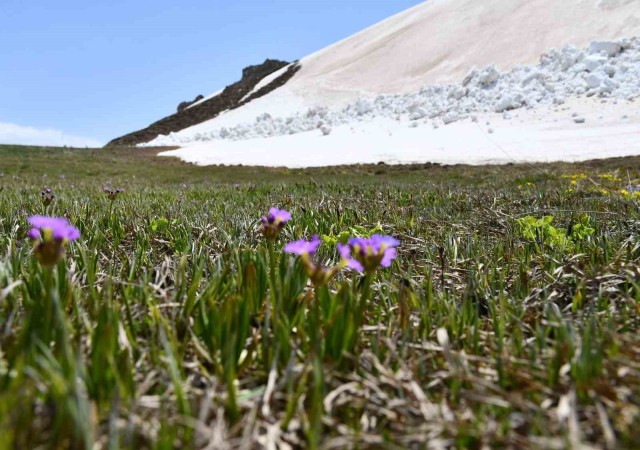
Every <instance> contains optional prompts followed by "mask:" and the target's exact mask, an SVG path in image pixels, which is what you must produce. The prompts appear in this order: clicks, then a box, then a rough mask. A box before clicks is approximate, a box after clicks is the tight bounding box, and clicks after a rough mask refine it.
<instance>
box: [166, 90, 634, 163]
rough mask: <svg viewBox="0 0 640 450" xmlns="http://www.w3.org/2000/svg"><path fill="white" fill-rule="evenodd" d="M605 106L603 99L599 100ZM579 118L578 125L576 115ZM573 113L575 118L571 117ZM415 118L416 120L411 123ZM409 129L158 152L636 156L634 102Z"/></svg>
mask: <svg viewBox="0 0 640 450" xmlns="http://www.w3.org/2000/svg"><path fill="white" fill-rule="evenodd" d="M603 101H604V102H605V103H602V102H603ZM572 111H579V113H580V114H581V115H580V116H579V117H580V118H583V119H584V123H576V121H575V119H576V118H577V117H578V116H577V115H576V114H577V112H574V113H572ZM574 116H575V117H574ZM414 123H418V122H414ZM420 125H421V126H418V127H415V128H412V127H407V126H406V124H404V123H401V122H397V121H395V120H391V119H387V118H376V119H373V120H370V121H366V122H360V123H355V124H351V125H342V126H339V127H337V128H334V129H332V130H331V133H330V134H329V135H323V133H322V132H321V131H320V130H314V131H310V132H305V133H298V134H295V135H286V136H278V137H273V138H270V139H252V140H242V141H230V140H215V141H209V142H199V143H191V144H188V146H187V147H185V148H181V149H179V150H173V151H168V152H164V153H161V154H160V155H161V156H173V157H178V158H180V159H182V160H184V161H186V162H190V163H195V164H198V165H213V164H224V165H238V164H242V165H251V166H270V167H290V168H297V167H321V166H334V165H347V164H365V163H371V164H375V163H378V162H385V163H387V164H407V163H425V162H434V163H442V164H460V163H464V164H501V163H510V162H534V161H536V162H550V161H580V160H588V159H597V158H606V157H617V156H630V155H638V154H640V139H638V130H640V105H639V104H636V103H635V102H626V101H625V102H616V101H615V100H612V99H609V100H607V99H597V98H593V97H592V98H582V99H575V98H574V99H571V100H570V101H569V102H567V104H565V105H562V106H548V107H540V108H538V109H535V110H520V111H517V112H513V116H512V117H511V118H510V119H505V118H504V115H503V114H497V113H483V114H480V115H479V116H478V117H477V118H475V121H474V120H472V119H468V120H464V121H458V122H456V123H453V124H451V125H448V126H439V127H437V128H436V127H434V126H431V125H429V126H423V123H422V122H420Z"/></svg>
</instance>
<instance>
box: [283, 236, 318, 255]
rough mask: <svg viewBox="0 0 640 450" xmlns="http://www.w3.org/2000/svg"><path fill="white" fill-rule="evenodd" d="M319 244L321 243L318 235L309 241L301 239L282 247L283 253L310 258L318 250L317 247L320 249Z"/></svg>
mask: <svg viewBox="0 0 640 450" xmlns="http://www.w3.org/2000/svg"><path fill="white" fill-rule="evenodd" d="M321 243H322V241H321V240H320V238H319V237H318V235H315V236H314V237H313V239H311V240H310V241H305V240H304V239H301V240H299V241H294V242H289V243H288V244H287V245H285V246H284V251H285V252H286V253H293V254H295V255H298V256H308V257H312V256H313V255H314V254H315V253H316V250H318V247H320V244H321Z"/></svg>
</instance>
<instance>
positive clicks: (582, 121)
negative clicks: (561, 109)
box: [573, 117, 587, 123]
mask: <svg viewBox="0 0 640 450" xmlns="http://www.w3.org/2000/svg"><path fill="white" fill-rule="evenodd" d="M573 121H574V122H575V123H585V122H586V121H587V119H585V118H584V117H576V118H575V119H573Z"/></svg>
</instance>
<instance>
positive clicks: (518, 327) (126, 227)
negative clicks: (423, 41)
mask: <svg viewBox="0 0 640 450" xmlns="http://www.w3.org/2000/svg"><path fill="white" fill-rule="evenodd" d="M154 155H155V150H145V151H137V150H131V149H110V150H74V149H43V148H25V147H15V146H0V172H2V174H3V176H2V177H0V185H1V186H2V191H1V192H0V199H1V203H0V218H1V221H0V248H1V249H2V250H1V253H0V448H34V449H35V448H43V449H44V448H61V449H64V448H73V449H75V448H86V449H90V448H104V449H118V448H132V449H134V448H135V449H145V448H149V449H151V448H153V449H156V448H157V449H170V448H197V449H204V448H305V447H317V448H327V449H333V448H345V447H346V448H388V449H400V448H478V449H479V448H483V447H484V448H501V447H507V448H568V447H572V448H588V447H589V446H591V447H593V448H634V447H636V446H637V443H638V442H640V428H638V426H637V424H638V423H640V336H639V334H638V327H639V325H640V319H639V315H640V281H639V280H640V236H639V233H640V211H639V209H638V206H639V203H638V200H637V198H636V197H634V195H633V194H632V193H629V192H621V190H622V189H623V188H624V187H625V186H626V185H628V184H629V183H631V184H635V183H638V180H639V179H640V171H639V170H638V168H640V165H639V163H640V158H627V159H613V160H604V161H597V162H588V163H581V164H574V165H572V164H547V165H522V166H518V165H511V166H500V167H493V166H488V167H468V166H457V167H440V166H433V165H420V166H418V165H416V166H405V167H392V166H386V165H376V166H358V167H336V168H327V169H313V170H286V169H256V168H248V167H209V168H198V167H194V166H188V165H184V164H181V163H179V162H177V161H175V160H172V159H159V158H156V157H155V156H154ZM109 181H110V182H111V184H110V185H111V186H113V187H124V188H125V189H126V190H125V192H124V193H123V194H121V195H120V196H119V197H118V198H117V199H116V200H115V201H114V202H113V204H111V202H110V201H109V199H108V198H107V196H106V195H105V194H104V193H103V192H102V188H103V186H105V184H106V183H107V182H109ZM43 188H51V189H52V190H53V191H54V192H55V194H56V199H55V201H54V202H53V203H52V204H51V205H50V206H49V207H48V208H46V209H45V207H44V205H43V204H42V201H41V195H40V191H41V190H42V189H43ZM271 206H280V207H283V208H286V209H288V210H290V211H291V212H292V214H293V220H292V221H291V222H289V224H288V225H287V226H286V227H285V229H284V230H283V232H282V233H281V235H280V237H279V239H278V241H276V243H275V245H274V249H273V252H270V251H269V246H268V245H267V242H265V240H264V238H263V237H262V236H261V234H260V233H259V219H260V216H261V215H262V214H264V213H265V212H266V211H267V210H268V209H269V207H271ZM45 212H46V213H47V214H49V215H56V216H66V217H68V218H69V220H70V221H71V222H72V223H73V224H74V225H75V226H76V227H78V228H79V229H80V231H81V234H82V237H81V238H80V239H79V240H78V241H76V242H74V243H72V244H71V245H70V246H69V248H68V251H67V255H66V258H65V260H63V261H62V262H61V263H59V264H58V266H57V267H56V268H55V269H54V270H51V271H50V270H47V269H44V268H41V267H39V265H38V263H37V262H36V261H35V258H34V255H33V254H32V246H31V244H30V243H29V241H28V240H27V238H26V235H27V232H28V229H29V227H28V224H27V216H29V215H32V214H42V213H45ZM544 216H552V217H553V219H547V220H546V221H545V220H540V219H542V218H543V217H544ZM374 231H381V232H382V233H383V234H389V235H393V236H395V237H397V238H398V239H399V240H400V241H401V245H400V247H399V249H398V258H397V259H396V261H395V262H394V264H393V266H392V267H391V268H390V269H386V270H379V271H378V272H377V273H375V274H374V275H372V276H369V277H363V276H361V275H358V274H356V273H352V272H349V271H347V270H344V271H342V272H341V273H340V274H339V275H338V276H337V277H336V278H335V279H333V280H332V281H331V283H330V284H329V285H328V287H327V288H318V289H315V290H314V289H313V287H312V286H311V285H310V284H309V283H308V282H307V277H306V274H305V272H304V270H303V266H302V264H301V263H300V262H299V261H297V260H296V259H295V258H294V257H292V256H290V255H285V254H283V253H282V246H283V244H284V243H285V242H288V241H290V240H293V239H299V238H302V237H306V238H309V237H311V236H312V235H313V234H315V233H317V234H320V235H324V236H325V237H324V239H325V241H326V243H325V244H324V245H323V246H322V247H321V248H320V252H319V255H318V257H319V260H321V261H323V262H325V263H326V264H328V265H331V264H334V263H337V262H338V255H337V253H336V251H335V247H334V245H333V242H335V241H336V240H338V239H341V238H342V237H344V236H347V235H352V234H364V235H366V234H369V233H371V232H374Z"/></svg>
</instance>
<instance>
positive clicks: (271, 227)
mask: <svg viewBox="0 0 640 450" xmlns="http://www.w3.org/2000/svg"><path fill="white" fill-rule="evenodd" d="M290 220H291V214H290V213H289V212H288V211H285V210H284V209H278V208H271V209H270V210H269V214H267V215H266V216H262V219H261V221H262V226H261V227H260V230H261V231H262V234H263V235H264V237H265V238H267V239H268V240H270V241H272V240H274V239H275V238H276V237H278V234H280V231H282V229H283V228H284V226H285V225H286V223H287V222H288V221H290Z"/></svg>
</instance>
